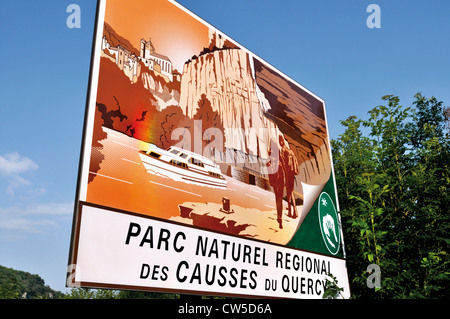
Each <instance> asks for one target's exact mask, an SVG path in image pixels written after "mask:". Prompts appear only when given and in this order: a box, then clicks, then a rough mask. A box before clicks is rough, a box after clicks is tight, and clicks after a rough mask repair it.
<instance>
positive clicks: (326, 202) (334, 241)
mask: <svg viewBox="0 0 450 319" xmlns="http://www.w3.org/2000/svg"><path fill="white" fill-rule="evenodd" d="M318 211H319V224H320V230H321V232H322V238H323V241H324V243H325V246H326V247H327V249H328V251H329V252H330V253H331V254H332V255H336V254H337V253H338V251H339V247H340V243H341V237H340V231H339V220H338V214H337V211H336V208H335V207H334V203H333V201H332V200H331V197H330V195H328V194H327V193H326V192H323V193H322V194H320V196H319V209H318Z"/></svg>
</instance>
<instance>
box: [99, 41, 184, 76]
mask: <svg viewBox="0 0 450 319" xmlns="http://www.w3.org/2000/svg"><path fill="white" fill-rule="evenodd" d="M101 56H102V57H106V58H109V59H110V60H111V61H112V62H114V63H115V64H116V65H117V66H118V67H119V69H120V70H122V71H123V72H124V73H125V75H126V76H127V77H128V78H129V79H130V81H131V82H132V83H136V82H137V80H138V78H139V75H140V74H141V67H142V66H141V63H140V62H142V63H143V64H144V65H145V66H146V67H147V68H148V69H149V70H152V71H153V72H154V73H155V74H157V75H160V76H162V77H163V78H164V79H166V81H167V82H173V81H174V79H175V80H176V81H180V74H179V73H178V72H177V71H176V70H173V66H172V62H171V61H170V59H169V58H168V57H167V56H165V55H162V54H159V53H157V52H156V50H155V47H154V46H153V44H152V42H151V40H149V41H145V39H142V40H141V46H140V53H139V56H138V57H137V56H136V55H135V54H133V53H132V52H130V51H129V50H127V49H126V48H124V47H123V46H121V45H120V44H119V45H117V46H116V47H113V46H111V44H110V43H108V40H107V39H106V36H104V37H103V41H102V52H101Z"/></svg>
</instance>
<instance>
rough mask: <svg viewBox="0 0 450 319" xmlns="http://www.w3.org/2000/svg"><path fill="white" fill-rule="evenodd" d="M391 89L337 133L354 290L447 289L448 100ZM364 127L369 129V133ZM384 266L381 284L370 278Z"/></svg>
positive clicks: (406, 293) (412, 294)
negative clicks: (407, 101)
mask: <svg viewBox="0 0 450 319" xmlns="http://www.w3.org/2000/svg"><path fill="white" fill-rule="evenodd" d="M415 98H416V100H415V102H414V103H413V106H412V107H403V106H401V105H400V100H399V98H398V97H395V96H392V95H388V96H384V97H383V98H382V99H383V100H384V101H386V103H387V105H380V106H377V107H375V108H374V109H373V110H371V111H370V112H369V119H368V120H360V119H357V118H356V117H350V118H348V119H347V120H345V121H342V122H341V123H342V125H344V126H345V127H346V131H345V132H344V134H342V135H341V136H340V138H339V139H338V140H333V141H332V147H333V157H334V168H335V173H336V182H337V188H338V192H339V195H340V198H339V201H340V207H341V216H342V221H343V223H344V238H345V241H346V252H347V262H348V270H349V276H350V280H351V290H352V294H353V297H355V298H444V297H448V295H449V292H448V288H447V287H448V284H449V279H450V276H449V273H448V271H446V269H447V268H448V265H449V258H448V248H449V238H448V234H449V229H448V227H449V218H450V215H449V214H448V213H449V207H450V195H449V194H450V193H449V191H450V189H449V188H450V167H449V165H450V140H449V135H448V133H446V132H445V125H446V117H445V116H444V114H445V113H444V110H445V109H444V108H443V107H442V104H443V103H442V102H438V101H437V100H436V99H435V98H434V97H432V98H428V99H427V98H425V97H423V96H422V95H421V94H420V93H418V94H416V95H415ZM363 132H365V134H364V133H363ZM373 263H375V264H377V265H379V266H380V269H381V272H382V278H383V281H382V283H381V288H379V289H376V290H373V289H369V288H368V287H367V285H366V279H367V276H368V274H367V272H366V269H367V266H368V265H369V264H373Z"/></svg>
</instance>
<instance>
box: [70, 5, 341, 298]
mask: <svg viewBox="0 0 450 319" xmlns="http://www.w3.org/2000/svg"><path fill="white" fill-rule="evenodd" d="M76 201H77V205H76V209H75V213H74V223H73V232H72V243H71V251H70V256H69V264H70V265H71V266H73V267H71V269H73V271H70V272H69V274H68V286H82V287H96V288H114V289H131V290H147V291H166V292H167V291H168V292H177V293H194V294H212V295H226V296H256V297H267V296H272V297H286V298H321V296H322V295H323V293H324V291H325V289H326V280H325V279H326V278H327V277H326V276H327V275H329V274H332V275H333V276H335V277H337V278H338V282H339V285H340V286H341V287H344V292H343V296H345V297H348V296H349V295H350V292H349V288H348V278H347V271H346V264H345V252H344V246H343V238H342V229H341V227H340V220H339V214H338V203H337V195H336V189H335V184H334V175H333V168H332V160H331V150H330V143H329V137H328V130H327V123H326V115H325V104H324V102H323V101H322V100H321V99H320V98H319V97H317V96H316V95H314V94H313V93H311V92H310V91H308V90H307V89H305V88H303V87H302V86H301V85H299V84H298V83H296V82H294V81H293V80H292V79H290V78H288V77H287V76H286V75H284V74H282V73H281V72H279V71H278V70H276V69H275V68H274V67H272V66H271V65H269V64H268V63H266V62H265V61H263V60H262V59H261V58H259V57H257V56H256V55H254V54H253V53H252V52H251V51H249V50H247V49H246V48H244V47H242V46H241V45H239V44H238V43H237V42H236V41H234V40H233V39H230V38H229V37H227V36H226V35H225V34H224V33H222V32H220V31H219V30H217V29H215V28H214V27H213V26H211V25H209V24H208V23H206V22H205V21H203V20H201V19H200V18H198V17H197V16H195V15H194V14H193V13H191V12H189V11H188V10H186V9H185V8H184V7H182V6H181V5H179V4H178V3H176V2H175V1H169V0H153V1H146V0H133V1H131V2H127V3H124V2H123V1H119V0H107V1H99V3H98V13H97V27H96V34H95V36H94V49H93V56H92V64H91V78H90V88H89V95H88V100H87V107H86V120H85V132H84V141H83V148H82V156H81V162H80V172H79V181H78V189H77V198H76Z"/></svg>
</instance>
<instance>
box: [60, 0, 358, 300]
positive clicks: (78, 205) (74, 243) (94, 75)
mask: <svg viewBox="0 0 450 319" xmlns="http://www.w3.org/2000/svg"><path fill="white" fill-rule="evenodd" d="M167 1H168V2H170V3H172V4H174V5H175V6H177V7H178V8H180V9H181V10H183V11H184V12H185V13H187V14H189V15H190V16H192V17H193V18H194V19H196V20H197V21H198V22H199V23H202V24H204V25H205V26H207V27H208V28H210V29H212V30H215V31H216V32H220V33H221V34H223V35H224V36H225V37H227V39H228V40H230V41H231V42H233V43H235V44H236V45H238V46H239V47H240V48H241V49H242V50H244V51H245V52H247V53H248V54H249V55H250V56H252V57H254V58H256V59H258V60H259V61H260V62H262V63H263V64H265V65H267V66H268V67H270V68H271V69H272V70H273V71H275V72H277V73H278V74H279V75H280V76H282V77H284V78H285V79H286V80H288V81H290V82H291V83H292V84H294V85H296V86H298V87H299V88H301V89H302V90H304V91H305V92H306V93H307V94H310V95H311V96H313V97H314V98H316V99H317V100H319V101H320V102H322V104H323V112H324V121H325V127H326V129H327V146H328V152H329V156H330V159H331V176H330V179H331V178H332V179H333V182H334V192H335V200H336V207H335V208H336V213H337V216H338V219H339V222H340V218H341V216H340V213H339V211H340V208H339V200H338V192H337V186H336V177H335V172H334V165H333V154H332V152H331V141H330V136H329V130H328V119H327V112H326V104H325V101H324V100H323V99H321V98H320V97H319V96H317V95H316V94H314V93H313V92H311V91H310V90H308V89H307V88H305V87H304V86H303V85H301V84H300V83H298V82H297V81H295V80H293V79H292V78H290V77H289V76H288V75H286V74H285V73H283V72H282V71H280V70H279V69H277V68H276V67H274V66H273V65H272V64H270V63H268V62H267V61H266V60H264V59H262V58H261V57H259V56H258V55H256V54H255V53H253V52H252V51H250V50H249V49H248V48H247V47H245V46H243V45H241V44H240V43H238V42H237V41H235V40H234V39H233V38H231V37H229V36H227V35H226V33H224V32H222V31H219V30H218V29H217V28H216V27H214V26H213V25H212V24H210V23H209V22H207V21H205V20H204V19H202V18H200V17H199V16H197V15H196V14H195V13H193V12H192V11H190V10H189V9H187V8H186V7H184V6H183V5H182V4H180V3H178V2H176V1H175V0H167ZM106 4H107V0H97V1H96V13H95V22H94V30H93V38H92V48H91V58H90V70H89V79H88V84H87V95H86V103H85V114H84V122H83V131H82V141H81V147H80V156H79V166H78V175H77V185H76V192H75V201H74V212H73V218H72V230H71V237H70V247H69V257H68V268H67V278H69V277H70V275H71V272H70V271H69V269H70V266H71V265H73V264H76V261H77V253H78V244H79V235H80V226H81V217H82V210H83V209H82V208H83V206H92V207H98V208H102V209H107V210H110V211H112V212H116V213H122V214H128V215H133V216H137V217H141V218H146V219H151V220H159V221H163V222H166V223H173V224H177V225H182V226H183V227H192V228H195V229H200V230H204V231H207V232H211V233H218V234H222V235H227V236H231V237H237V238H241V239H242V238H244V239H246V240H250V241H255V242H259V243H263V244H267V245H272V246H278V247H283V248H287V249H292V250H296V251H302V252H307V253H311V254H315V255H318V256H326V257H327V258H334V259H339V260H344V261H345V260H346V258H345V256H346V254H345V246H344V237H343V229H342V225H340V231H341V236H340V241H341V243H340V245H341V246H342V250H343V257H338V256H334V255H328V254H324V253H319V252H315V251H310V250H305V249H300V248H296V247H291V246H287V245H282V244H277V243H272V242H267V241H263V240H259V239H254V238H247V237H242V236H238V235H234V234H229V233H223V232H220V231H216V230H211V229H208V228H203V227H198V226H192V225H188V224H183V223H179V222H175V221H171V220H167V219H161V218H157V217H154V216H149V215H144V214H139V213H136V212H131V211H126V210H122V209H118V208H113V207H107V206H102V205H98V204H94V203H89V202H86V201H85V198H84V197H83V194H84V192H85V189H84V188H83V187H84V186H83V180H84V179H85V176H84V174H85V170H86V168H85V166H86V165H88V162H86V158H87V156H88V155H89V152H88V149H87V147H88V146H89V145H90V142H87V140H88V135H89V134H91V133H89V131H88V129H89V128H90V126H89V125H90V123H91V122H92V116H90V114H89V113H90V109H91V108H92V107H91V104H92V103H93V102H92V99H95V96H96V94H97V92H96V90H93V87H96V85H97V83H98V59H99V57H98V56H96V53H97V52H98V50H99V46H98V44H99V43H100V41H99V39H101V37H102V31H101V30H102V29H101V28H102V27H103V25H104V13H105V7H106ZM101 15H103V16H101ZM100 23H102V25H100ZM91 124H92V123H91ZM345 268H347V263H345ZM74 284H75V285H72V284H69V282H68V280H66V287H74V286H76V285H77V284H80V285H81V286H82V287H89V288H105V289H125V290H135V291H152V292H165V293H179V294H185V293H187V294H195V295H210V296H228V297H230V296H233V297H247V298H248V297H250V298H253V297H255V296H254V295H241V294H233V293H225V294H224V293H216V292H214V291H190V290H181V289H171V288H167V289H165V288H157V287H156V288H153V287H150V286H131V285H130V286H128V285H119V284H113V285H112V284H105V283H94V282H75V283H74ZM348 289H349V294H350V295H351V292H350V285H349V283H348ZM257 297H258V298H260V296H257ZM264 298H267V299H280V297H273V296H264Z"/></svg>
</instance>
